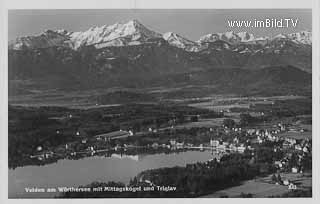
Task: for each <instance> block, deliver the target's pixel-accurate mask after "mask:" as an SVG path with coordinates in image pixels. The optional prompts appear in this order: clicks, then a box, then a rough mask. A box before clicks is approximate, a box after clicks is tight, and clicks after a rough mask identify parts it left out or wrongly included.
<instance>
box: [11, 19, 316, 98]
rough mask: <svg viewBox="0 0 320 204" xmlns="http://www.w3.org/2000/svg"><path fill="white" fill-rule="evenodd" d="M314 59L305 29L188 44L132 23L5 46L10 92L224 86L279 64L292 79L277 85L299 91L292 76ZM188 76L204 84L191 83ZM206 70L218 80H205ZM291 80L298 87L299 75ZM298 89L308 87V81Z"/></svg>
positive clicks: (210, 37) (305, 73) (219, 36)
mask: <svg viewBox="0 0 320 204" xmlns="http://www.w3.org/2000/svg"><path fill="white" fill-rule="evenodd" d="M311 57H312V34H311V32H308V31H301V32H298V33H293V34H288V35H282V34H279V35H277V36H275V37H273V38H268V37H260V38H255V37H254V36H253V35H252V34H250V33H247V32H241V33H235V32H226V33H216V34H207V35H204V36H202V37H200V38H199V40H198V41H196V42H193V41H191V40H188V39H186V38H185V37H183V36H180V35H179V34H176V33H173V32H167V33H164V34H160V33H157V32H155V31H152V30H150V29H148V28H147V27H146V26H144V25H143V24H141V23H140V22H138V21H137V20H131V21H129V22H127V23H116V24H114V25H110V26H107V25H105V26H101V27H92V28H90V29H89V30H87V31H84V32H68V31H66V30H57V31H52V30H47V31H45V32H44V33H41V34H39V35H35V36H27V37H21V38H18V39H16V41H14V42H10V43H9V79H10V80H11V87H14V88H15V89H17V88H19V89H21V88H23V87H27V85H26V84H25V83H23V84H21V83H20V82H19V83H17V81H19V80H31V81H32V83H31V84H33V86H36V87H42V88H45V87H47V88H53V87H55V88H57V87H58V88H61V89H68V88H75V87H81V88H85V89H88V88H97V87H106V88H107V87H113V86H121V87H122V86H123V87H145V86H155V85H169V84H170V85H173V86H174V85H176V84H177V83H182V84H186V83H191V84H194V83H197V84H199V83H200V84H215V85H216V86H221V84H223V83H224V82H221V80H223V79H220V80H218V79H219V78H217V76H218V75H219V74H220V75H221V76H223V77H224V79H225V80H224V81H225V82H226V81H227V79H230V77H227V76H228V75H233V74H234V73H237V72H241V73H242V72H243V73H247V74H248V75H251V74H252V73H254V74H257V72H259V70H262V71H261V73H263V74H266V73H269V72H272V70H274V71H275V68H274V67H276V68H278V69H282V68H285V69H283V70H282V71H281V73H282V72H283V71H285V72H288V73H287V74H288V76H289V78H288V77H286V79H284V80H283V81H281V80H280V82H281V83H284V84H285V85H286V86H287V85H288V84H287V83H286V82H287V81H288V80H289V81H290V86H296V85H294V84H293V83H292V80H291V79H290V72H292V73H295V74H296V73H297V72H301V73H300V76H301V79H306V78H310V76H311V74H310V73H311V61H312V60H311ZM270 67H271V68H272V69H269V71H265V70H264V69H268V68H270ZM221 69H223V71H221ZM235 70H237V71H235ZM239 70H240V71H239ZM270 70H271V71H270ZM249 72H250V73H249ZM278 72H279V71H278ZM191 73H194V76H199V77H200V76H201V77H202V79H204V78H206V81H204V80H199V79H197V80H195V79H192V78H190V76H191V75H192V74H191ZM199 73H201V74H199ZM203 73H211V74H212V73H215V74H214V75H215V76H214V77H212V79H210V78H207V77H205V74H203ZM282 74H283V73H282ZM216 75H217V76H216ZM240 75H241V76H242V74H240ZM240 75H239V76H240ZM270 75H272V76H274V72H272V73H270ZM284 76H285V74H284ZM294 76H295V77H297V75H294ZM242 77H244V76H242ZM258 78H259V77H258ZM169 79H171V80H172V81H171V82H169V81H168V80H169ZM213 79H215V82H214V80H213ZM261 80H262V79H261ZM266 80H268V81H269V82H270V80H271V78H270V77H268V76H266ZM295 80H298V82H297V84H299V85H300V83H299V77H298V78H297V79H296V78H295ZM217 81H220V82H219V83H218V82H217ZM235 81H237V80H235ZM250 81H251V80H250ZM271 81H272V80H271ZM310 82H311V80H310ZM230 83H232V81H231V82H230ZM244 84H246V83H244ZM302 84H303V83H302ZM275 86H276V85H275ZM303 86H307V87H308V86H309V82H305V83H304V84H303ZM243 88H244V89H246V87H243ZM304 88H305V87H304ZM9 94H10V91H9Z"/></svg>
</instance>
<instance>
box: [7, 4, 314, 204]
mask: <svg viewBox="0 0 320 204" xmlns="http://www.w3.org/2000/svg"><path fill="white" fill-rule="evenodd" d="M7 20H8V39H7V43H8V44H7V45H8V46H7V53H8V56H7V59H8V67H7V70H8V72H7V73H8V75H7V77H8V99H7V103H8V106H7V109H8V122H7V126H8V135H7V142H8V162H7V164H5V165H2V166H4V167H6V165H8V167H6V169H7V171H8V178H7V179H8V186H7V188H8V195H7V196H8V198H9V199H21V198H27V199H34V198H47V199H57V198H60V199H61V198H62V199H64V198H295V197H303V198H312V197H313V196H312V195H313V193H314V192H313V188H312V183H313V182H312V180H313V175H312V172H313V171H312V170H313V162H312V161H313V156H314V154H313V150H312V149H313V146H314V145H313V142H312V141H313V140H312V139H313V137H312V133H313V130H312V128H313V125H317V124H315V123H314V122H313V121H312V119H313V114H312V110H313V106H312V104H313V95H312V94H313V91H312V88H313V87H312V77H313V66H312V51H313V47H312V46H313V40H312V39H313V37H312V9H298V8H297V9H259V8H257V9H231V8H230V9H211V8H210V9H10V10H8V19H7ZM316 37H318V36H316ZM317 68H318V67H317ZM318 122H319V121H318ZM318 156H319V155H318ZM3 179H5V178H3Z"/></svg>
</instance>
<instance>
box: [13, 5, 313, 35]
mask: <svg viewBox="0 0 320 204" xmlns="http://www.w3.org/2000/svg"><path fill="white" fill-rule="evenodd" d="M8 14H9V16H8V40H14V39H16V38H17V37H22V36H29V35H35V34H39V33H41V32H43V31H45V30H47V29H51V30H58V29H65V30H68V31H85V30H88V29H89V28H90V27H94V26H102V25H112V24H114V23H116V22H127V21H129V20H131V19H136V20H138V21H140V22H141V23H142V24H144V25H145V26H146V27H148V28H149V29H151V30H154V31H157V32H159V33H165V32H169V31H170V32H175V33H178V34H180V35H182V36H183V37H186V38H188V39H190V40H194V41H195V40H198V39H199V38H200V37H201V36H203V35H205V34H209V33H219V32H227V31H235V32H242V31H246V32H249V33H252V34H254V36H256V37H262V36H269V37H272V36H275V35H277V34H279V33H283V34H287V33H293V32H298V31H302V30H309V31H311V30H312V20H311V19H312V13H311V9H227V10H223V9H208V10H199V9H195V10H186V9H180V10H179V9H178V10H177V9H175V10H174V9H159V10H152V9H144V10H139V9H121V10H117V9H108V10H105V9H103V10H93V9H92V10H80V9H78V10H77V9H74V10H67V9H60V10H9V13H8ZM266 18H269V19H284V18H291V19H294V20H295V19H298V23H297V26H296V27H295V28H294V27H292V26H291V27H290V28H237V29H234V28H230V27H229V26H228V22H227V21H228V20H252V21H253V20H254V19H257V20H265V19H266Z"/></svg>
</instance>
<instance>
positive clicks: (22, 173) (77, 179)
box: [8, 151, 216, 198]
mask: <svg viewBox="0 0 320 204" xmlns="http://www.w3.org/2000/svg"><path fill="white" fill-rule="evenodd" d="M214 157H216V155H215V154H212V153H211V151H203V152H200V151H186V152H180V153H170V154H164V153H160V154H153V155H135V156H129V155H122V156H121V155H119V154H113V155H112V156H111V157H104V156H94V157H87V158H83V159H80V160H59V161H58V162H57V163H53V164H48V165H45V166H25V167H18V168H16V169H14V170H12V169H10V170H9V181H8V182H9V186H8V187H9V188H8V191H9V198H28V197H29V198H32V197H33V198H40V197H42V198H44V197H53V196H55V195H57V194H55V193H26V192H25V188H26V187H30V188H32V187H37V188H48V187H55V188H56V187H78V186H80V185H87V184H90V183H92V182H93V181H102V182H108V181H116V182H118V181H120V182H123V183H128V182H129V181H130V179H131V178H133V177H134V176H136V175H137V174H139V173H140V172H142V171H144V170H147V169H157V168H161V167H173V166H185V165H186V164H190V163H195V162H204V161H207V160H209V159H212V158H214Z"/></svg>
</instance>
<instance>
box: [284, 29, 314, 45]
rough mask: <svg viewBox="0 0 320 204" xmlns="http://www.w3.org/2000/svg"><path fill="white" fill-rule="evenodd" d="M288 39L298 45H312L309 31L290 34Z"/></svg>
mask: <svg viewBox="0 0 320 204" xmlns="http://www.w3.org/2000/svg"><path fill="white" fill-rule="evenodd" d="M288 37H289V38H291V39H292V40H294V41H295V42H298V43H302V44H309V45H311V44H312V32H310V31H301V32H298V33H291V34H289V35H288Z"/></svg>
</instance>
